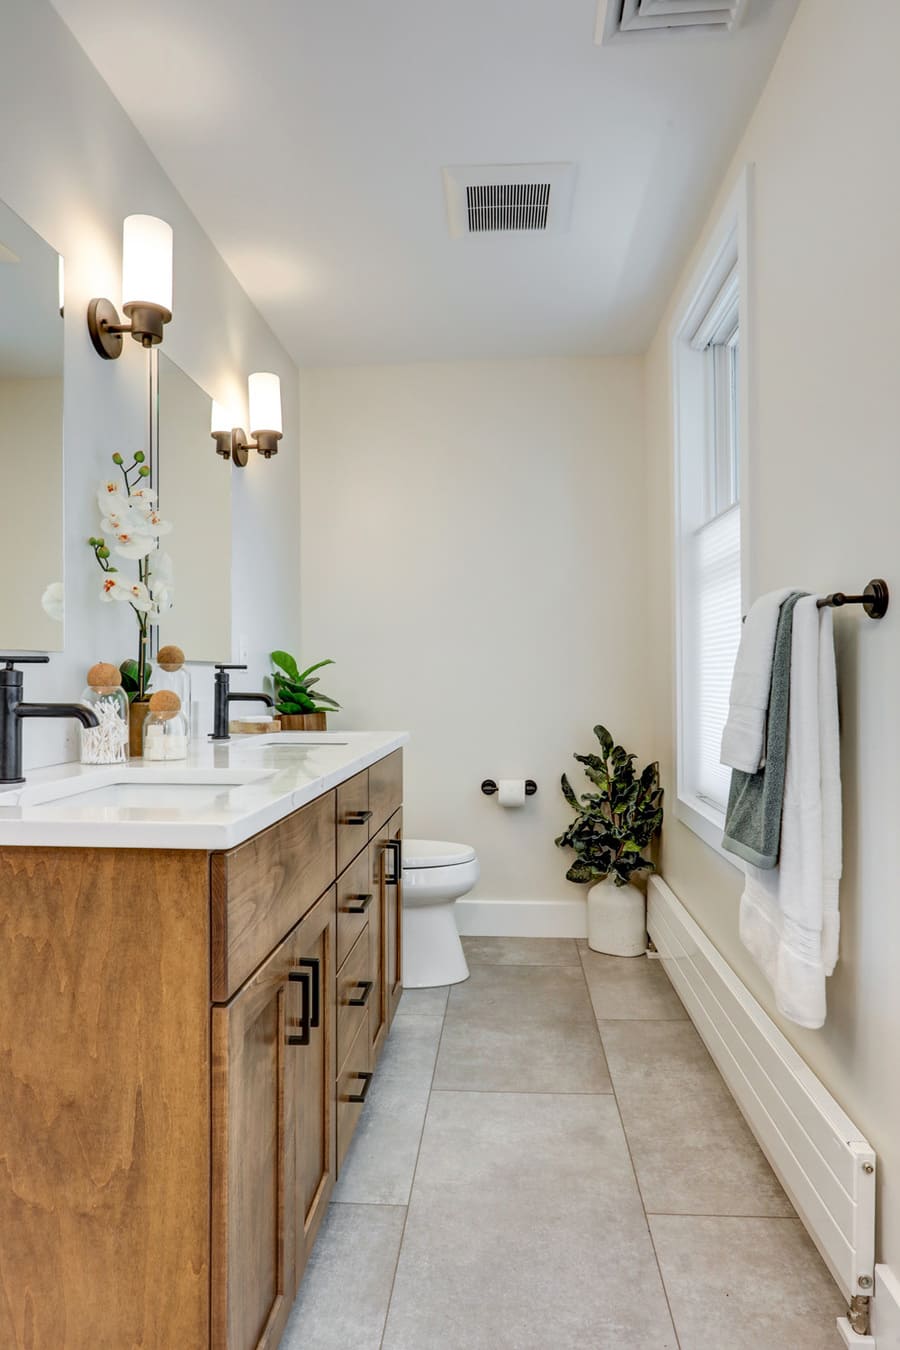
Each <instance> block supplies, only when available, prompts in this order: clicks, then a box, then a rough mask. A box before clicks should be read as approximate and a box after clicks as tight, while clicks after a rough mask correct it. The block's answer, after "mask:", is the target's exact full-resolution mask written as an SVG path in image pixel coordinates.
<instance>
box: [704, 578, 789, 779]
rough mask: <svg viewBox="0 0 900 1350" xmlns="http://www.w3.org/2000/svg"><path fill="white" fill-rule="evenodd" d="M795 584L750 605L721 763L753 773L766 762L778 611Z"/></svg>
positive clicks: (733, 680) (724, 734) (736, 669)
mask: <svg viewBox="0 0 900 1350" xmlns="http://www.w3.org/2000/svg"><path fill="white" fill-rule="evenodd" d="M795 589H799V588H798V587H790V586H789V587H788V588H787V589H786V590H783V591H769V593H768V595H761V596H760V597H759V599H758V600H757V601H755V602H754V604H753V605H752V606H751V607H750V613H749V614H748V615H747V618H746V620H745V621H744V626H743V628H742V630H741V645H740V647H739V648H738V654H737V660H736V661H735V663H734V675H733V676H732V680H731V696H730V699H729V707H728V721H727V722H726V723H725V730H724V731H723V733H722V753H721V762H722V763H723V764H727V765H728V767H729V768H731V769H742V770H743V771H744V773H756V771H757V769H761V768H762V766H763V764H764V763H765V746H766V715H767V713H768V711H769V687H770V685H771V683H772V658H773V656H774V653H775V633H776V630H777V628H778V611H779V610H780V609H781V606H782V605H783V604H784V602H785V600H786V599H787V598H788V596H789V595H791V594H792V592H793V591H794V590H795Z"/></svg>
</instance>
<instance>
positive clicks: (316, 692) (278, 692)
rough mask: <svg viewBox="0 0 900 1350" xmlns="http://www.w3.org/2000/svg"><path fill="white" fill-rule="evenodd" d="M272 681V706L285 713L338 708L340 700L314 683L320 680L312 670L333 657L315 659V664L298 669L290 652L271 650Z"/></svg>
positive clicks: (323, 710)
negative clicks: (304, 668)
mask: <svg viewBox="0 0 900 1350" xmlns="http://www.w3.org/2000/svg"><path fill="white" fill-rule="evenodd" d="M272 665H273V666H275V668H276V669H275V671H274V672H273V674H272V683H273V685H274V686H275V707H276V709H277V710H278V712H280V713H283V714H285V716H289V717H296V716H301V715H302V714H303V713H316V712H331V711H333V710H334V709H339V708H340V706H341V705H340V704H339V703H336V702H335V700H334V699H333V698H329V696H328V695H327V694H323V693H322V691H321V690H320V689H315V688H314V686H315V685H317V684H318V683H319V677H318V675H316V674H314V672H315V671H317V670H321V669H322V667H323V666H333V665H334V662H333V661H332V660H330V659H329V660H326V661H317V662H316V664H315V665H314V666H309V667H308V669H306V670H302V671H301V670H300V669H299V667H298V665H297V662H296V660H295V659H294V657H293V656H291V654H290V652H272Z"/></svg>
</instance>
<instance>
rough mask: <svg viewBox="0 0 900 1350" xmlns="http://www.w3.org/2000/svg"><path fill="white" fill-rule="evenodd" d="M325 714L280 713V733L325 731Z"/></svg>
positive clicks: (326, 715)
mask: <svg viewBox="0 0 900 1350" xmlns="http://www.w3.org/2000/svg"><path fill="white" fill-rule="evenodd" d="M327 717H328V714H327V713H323V712H317V713H282V714H281V730H282V731H325V730H327V727H326V718H327Z"/></svg>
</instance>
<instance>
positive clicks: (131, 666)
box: [119, 660, 152, 703]
mask: <svg viewBox="0 0 900 1350" xmlns="http://www.w3.org/2000/svg"><path fill="white" fill-rule="evenodd" d="M119 671H120V673H121V676H122V688H123V689H124V690H125V693H126V694H127V695H128V702H129V703H133V702H134V700H135V699H136V698H145V697H146V695H147V694H148V693H149V692H150V683H151V674H152V672H151V668H150V664H149V662H148V663H147V664H146V665H145V666H144V682H143V685H142V684H141V681H140V679H139V678H138V676H139V672H138V663H137V661H135V660H130V661H123V662H122V664H121V665H120V666H119Z"/></svg>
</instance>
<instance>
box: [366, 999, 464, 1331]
mask: <svg viewBox="0 0 900 1350" xmlns="http://www.w3.org/2000/svg"><path fill="white" fill-rule="evenodd" d="M452 992H453V986H452V985H450V987H449V988H448V990H447V1002H446V1003H445V1004H444V1012H443V1015H442V1017H441V1034H440V1036H438V1043H437V1047H436V1049H435V1052H434V1064H433V1065H432V1067H431V1082H430V1083H429V1085H428V1100H427V1102H426V1103H425V1114H424V1116H423V1117H422V1129H421V1131H420V1132H419V1146H418V1148H417V1149H416V1161H415V1166H414V1167H413V1173H412V1177H411V1178H410V1182H409V1196H408V1198H407V1201H406V1205H405V1206H404V1207H403V1208H404V1210H405V1213H404V1215H403V1226H402V1228H401V1229H400V1241H399V1242H398V1243H397V1259H396V1261H395V1262H394V1273H393V1275H392V1276H391V1288H390V1292H389V1294H388V1299H387V1305H386V1306H385V1310H384V1321H383V1323H382V1325H381V1336H380V1337H379V1340H378V1350H383V1346H384V1337H385V1333H386V1332H387V1324H388V1319H389V1317H390V1315H391V1304H392V1303H393V1301H394V1286H395V1285H396V1283H397V1271H398V1270H399V1268H400V1257H401V1256H402V1255H403V1242H404V1239H405V1238H406V1225H407V1223H408V1222H409V1209H410V1205H411V1204H412V1193H413V1187H414V1186H415V1184H416V1173H417V1172H418V1170H419V1157H420V1155H421V1153H422V1140H423V1139H424V1137H425V1126H426V1124H427V1122H428V1112H429V1111H430V1109H431V1094H432V1091H433V1085H434V1076H435V1074H436V1073H437V1062H438V1056H439V1055H440V1053H441V1041H442V1040H443V1039H444V1027H445V1026H446V1025H447V1009H448V1008H449V1006H450V995H451V994H452ZM395 1020H396V1017H395Z"/></svg>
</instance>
